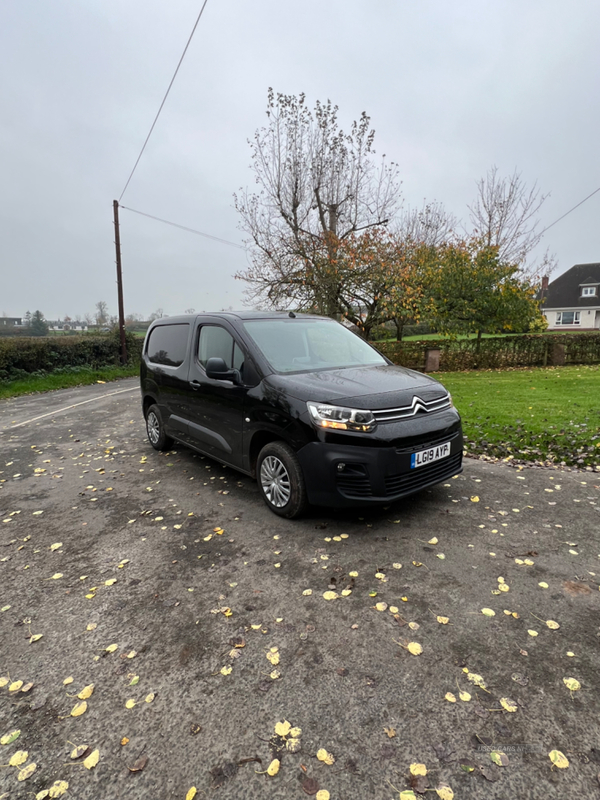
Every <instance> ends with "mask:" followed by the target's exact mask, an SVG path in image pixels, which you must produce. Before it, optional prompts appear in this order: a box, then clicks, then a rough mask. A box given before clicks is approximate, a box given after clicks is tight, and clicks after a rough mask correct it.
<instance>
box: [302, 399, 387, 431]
mask: <svg viewBox="0 0 600 800" xmlns="http://www.w3.org/2000/svg"><path fill="white" fill-rule="evenodd" d="M306 405H307V406H308V410H309V413H310V416H311V419H312V421H313V422H314V424H315V425H316V426H317V428H328V429H333V430H338V431H361V432H363V433H367V432H369V431H372V430H375V427H376V426H377V422H376V420H375V417H374V416H373V412H371V411H366V410H365V409H362V408H346V407H345V406H330V405H327V404H326V403H311V402H310V401H309V402H307V403H306Z"/></svg>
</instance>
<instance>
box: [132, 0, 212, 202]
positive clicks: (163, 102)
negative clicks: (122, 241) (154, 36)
mask: <svg viewBox="0 0 600 800" xmlns="http://www.w3.org/2000/svg"><path fill="white" fill-rule="evenodd" d="M207 3H208V0H204V3H203V4H202V8H201V9H200V13H199V14H198V19H197V20H196V22H195V23H194V27H193V28H192V32H191V33H190V38H189V39H188V40H187V44H186V46H185V47H184V49H183V53H182V54H181V58H180V59H179V63H178V64H177V69H176V70H175V72H174V73H173V77H172V78H171V83H170V84H169V88H168V89H167V91H166V94H165V96H164V97H163V100H162V103H161V104H160V108H159V109H158V112H157V114H156V116H155V117H154V122H153V123H152V127H151V128H150V131H149V133H148V136H146V141H145V142H144V145H143V147H142V149H141V150H140V154H139V156H138V157H137V161H136V162H135V164H134V165H133V169H132V170H131V173H130V175H129V177H128V178H127V183H126V184H125V188H124V189H123V191H122V192H121V197H119V202H121V198H122V197H123V195H124V194H125V192H126V191H127V187H128V186H129V181H130V180H131V179H132V178H133V173H134V172H135V170H136V168H137V165H138V164H139V163H140V158H141V157H142V154H143V152H144V150H145V149H146V145H147V144H148V140H149V139H150V137H151V136H152V131H153V130H154V126H155V125H156V123H157V121H158V118H159V116H160V112H161V111H162V110H163V106H164V104H165V102H166V100H167V97H168V96H169V92H170V91H171V87H172V86H173V83H174V82H175V78H176V77H177V73H178V72H179V67H180V66H181V63H182V61H183V59H184V58H185V54H186V53H187V49H188V47H189V46H190V42H191V41H192V37H193V35H194V33H195V32H196V28H197V27H198V23H199V22H200V17H201V16H202V14H203V12H204V9H205V8H206V4H207Z"/></svg>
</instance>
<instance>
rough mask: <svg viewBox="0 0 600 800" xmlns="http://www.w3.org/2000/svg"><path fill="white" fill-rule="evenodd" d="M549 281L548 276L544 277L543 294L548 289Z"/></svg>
mask: <svg viewBox="0 0 600 800" xmlns="http://www.w3.org/2000/svg"><path fill="white" fill-rule="evenodd" d="M548 280H549V277H548V275H544V277H543V278H542V292H544V291H545V290H546V289H547V288H548Z"/></svg>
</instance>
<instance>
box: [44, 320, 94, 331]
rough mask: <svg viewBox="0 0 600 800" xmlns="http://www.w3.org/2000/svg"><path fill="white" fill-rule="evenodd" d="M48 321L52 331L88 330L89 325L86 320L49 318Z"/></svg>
mask: <svg viewBox="0 0 600 800" xmlns="http://www.w3.org/2000/svg"><path fill="white" fill-rule="evenodd" d="M46 323H47V324H48V328H49V329H50V330H51V331H87V329H88V326H87V323H85V322H76V321H75V320H71V322H63V321H62V320H52V319H47V320H46Z"/></svg>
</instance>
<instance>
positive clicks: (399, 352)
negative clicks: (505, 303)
mask: <svg viewBox="0 0 600 800" xmlns="http://www.w3.org/2000/svg"><path fill="white" fill-rule="evenodd" d="M376 347H377V349H378V350H380V352H382V353H383V354H384V355H385V356H387V357H388V358H389V359H390V360H391V361H393V362H394V363H395V364H400V365H401V366H403V367H409V368H411V369H416V370H423V369H424V367H425V359H426V352H427V350H429V349H435V348H437V349H439V350H440V370H441V371H443V372H459V371H460V370H469V369H506V368H510V367H546V366H552V365H553V364H558V363H565V364H597V363H600V333H577V334H568V333H567V334H565V333H557V334H523V335H521V336H502V337H500V336H499V337H490V338H489V339H480V340H479V341H478V340H477V339H462V340H458V341H455V340H452V339H432V340H430V341H424V342H423V341H421V342H419V341H413V342H405V341H402V342H377V344H376ZM563 358H564V361H563Z"/></svg>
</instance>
